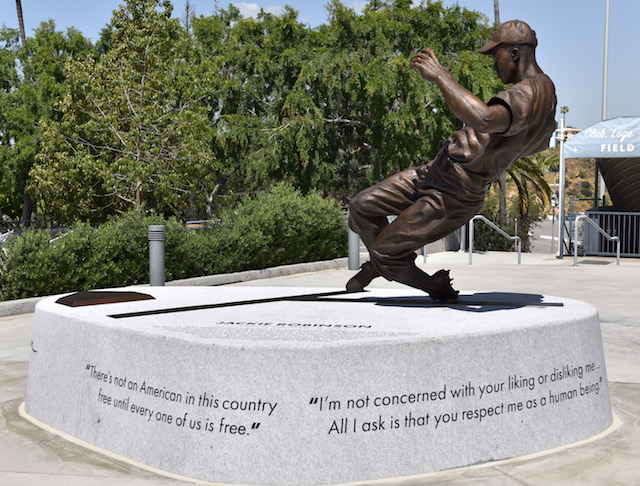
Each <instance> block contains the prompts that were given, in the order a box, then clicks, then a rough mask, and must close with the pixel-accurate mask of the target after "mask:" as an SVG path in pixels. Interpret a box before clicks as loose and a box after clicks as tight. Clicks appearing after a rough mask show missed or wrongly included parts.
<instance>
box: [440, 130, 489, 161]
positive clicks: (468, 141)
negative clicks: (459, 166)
mask: <svg viewBox="0 0 640 486" xmlns="http://www.w3.org/2000/svg"><path fill="white" fill-rule="evenodd" d="M490 139H491V136H490V135H489V134H488V133H483V132H476V131H475V130H474V129H473V128H471V127H469V126H466V127H464V128H462V129H461V130H458V131H457V132H454V133H453V134H452V135H451V136H450V137H449V138H448V139H447V141H448V142H449V143H448V144H447V154H449V157H451V158H452V159H453V160H456V161H458V162H469V161H470V160H473V159H474V158H475V157H476V156H478V155H479V154H480V153H482V152H483V151H484V149H485V148H486V147H487V145H489V140H490Z"/></svg>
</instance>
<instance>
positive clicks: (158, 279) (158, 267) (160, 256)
mask: <svg viewBox="0 0 640 486" xmlns="http://www.w3.org/2000/svg"><path fill="white" fill-rule="evenodd" d="M149 283H150V284H151V286H152V287H162V286H164V225H161V224H157V225H150V226H149Z"/></svg>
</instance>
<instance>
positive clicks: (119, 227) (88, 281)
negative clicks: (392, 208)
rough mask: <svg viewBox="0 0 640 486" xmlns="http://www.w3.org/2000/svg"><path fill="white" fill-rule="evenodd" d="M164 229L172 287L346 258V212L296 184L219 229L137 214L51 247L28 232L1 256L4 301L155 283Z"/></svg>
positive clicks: (253, 200)
mask: <svg viewBox="0 0 640 486" xmlns="http://www.w3.org/2000/svg"><path fill="white" fill-rule="evenodd" d="M154 224H164V225H165V226H166V240H165V279H166V280H167V281H169V280H175V279H183V278H189V277H196V276H202V275H212V274H218V273H228V272H235V271H241V270H250V269H258V268H266V267H271V266H277V265H284V264H290V263H301V262H309V261H317V260H328V259H332V258H337V257H341V256H344V255H346V252H347V236H346V226H345V222H344V217H343V213H342V211H341V209H340V206H339V204H338V203H337V202H336V201H334V200H331V199H324V198H322V197H321V196H319V195H318V194H310V195H307V196H303V195H302V194H301V193H300V192H298V191H297V190H295V189H294V188H293V187H292V186H290V185H288V184H284V183H281V184H278V185H276V186H274V187H273V188H272V189H271V191H269V192H264V193H261V194H259V195H258V196H256V197H247V198H245V199H243V200H242V201H241V202H240V203H239V204H238V205H237V206H236V207H234V208H232V209H228V210H225V211H223V212H222V213H221V214H220V218H219V221H217V222H216V223H214V224H211V225H209V226H207V227H205V228H203V229H200V230H189V229H187V228H185V226H184V225H183V224H182V223H181V222H179V221H178V220H176V219H174V218H171V219H164V218H162V217H160V216H148V215H144V214H142V213H140V212H131V213H128V214H126V215H123V216H121V217H119V218H117V219H114V220H112V221H109V222H108V223H105V224H103V225H101V226H99V227H97V228H94V227H91V226H90V225H88V224H86V223H79V224H77V225H75V226H73V227H72V228H70V229H69V230H68V231H67V232H65V233H64V234H63V235H61V236H58V237H57V238H54V239H51V237H50V231H48V230H27V231H25V232H24V233H23V234H22V235H21V236H18V237H15V238H12V239H10V240H9V242H8V244H7V245H6V247H5V249H4V250H5V251H0V290H1V291H2V300H10V299H20V298H26V297H36V296H42V295H51V294H58V293H64V292H71V291H77V290H89V289H99V288H109V287H120V286H126V285H135V284H142V283H148V281H149V244H148V238H147V232H148V226H149V225H154Z"/></svg>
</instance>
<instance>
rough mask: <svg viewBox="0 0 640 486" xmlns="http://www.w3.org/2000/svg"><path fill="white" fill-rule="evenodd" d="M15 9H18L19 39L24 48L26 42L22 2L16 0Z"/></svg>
mask: <svg viewBox="0 0 640 486" xmlns="http://www.w3.org/2000/svg"><path fill="white" fill-rule="evenodd" d="M16 9H17V10H18V25H19V26H20V40H21V41H22V48H23V49H24V47H25V45H26V43H27V36H26V34H25V32H24V19H23V17H22V2H21V1H20V0H16Z"/></svg>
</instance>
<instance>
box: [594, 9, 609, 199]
mask: <svg viewBox="0 0 640 486" xmlns="http://www.w3.org/2000/svg"><path fill="white" fill-rule="evenodd" d="M608 86H609V0H606V2H605V11H604V66H603V68H602V120H603V121H604V120H606V119H607V93H608ZM597 163H598V162H597V161H596V164H597ZM606 189H607V188H606V186H605V183H604V178H603V177H602V173H600V174H599V180H598V198H599V199H600V200H601V201H602V200H603V197H604V194H605V192H606Z"/></svg>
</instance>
